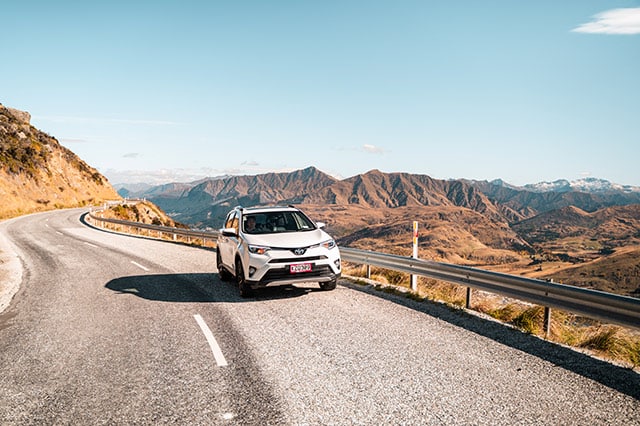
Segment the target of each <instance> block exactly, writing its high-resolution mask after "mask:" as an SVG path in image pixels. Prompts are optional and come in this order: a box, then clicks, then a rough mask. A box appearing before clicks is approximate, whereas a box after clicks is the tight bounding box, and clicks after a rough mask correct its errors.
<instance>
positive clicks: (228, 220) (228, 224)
mask: <svg viewBox="0 0 640 426" xmlns="http://www.w3.org/2000/svg"><path fill="white" fill-rule="evenodd" d="M235 214H236V212H235V211H232V212H229V214H228V215H227V218H226V219H225V221H224V227H225V228H231V223H232V222H233V216H235Z"/></svg>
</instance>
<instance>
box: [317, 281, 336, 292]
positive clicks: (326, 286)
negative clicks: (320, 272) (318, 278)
mask: <svg viewBox="0 0 640 426" xmlns="http://www.w3.org/2000/svg"><path fill="white" fill-rule="evenodd" d="M318 284H320V288H321V289H322V290H324V291H330V290H335V289H336V285H338V280H331V281H327V282H324V283H318Z"/></svg>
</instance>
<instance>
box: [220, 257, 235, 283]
mask: <svg viewBox="0 0 640 426" xmlns="http://www.w3.org/2000/svg"><path fill="white" fill-rule="evenodd" d="M216 267H217V268H218V276H219V277H220V280H222V281H230V280H231V278H233V275H231V274H230V273H229V271H227V270H226V269H225V267H224V266H223V265H222V259H221V258H220V253H219V252H216Z"/></svg>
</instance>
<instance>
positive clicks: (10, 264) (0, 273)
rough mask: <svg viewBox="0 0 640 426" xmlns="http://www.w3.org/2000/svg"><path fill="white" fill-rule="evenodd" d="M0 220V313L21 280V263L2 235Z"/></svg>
mask: <svg viewBox="0 0 640 426" xmlns="http://www.w3.org/2000/svg"><path fill="white" fill-rule="evenodd" d="M6 223H8V221H3V222H0V313H2V312H3V311H4V310H5V309H7V308H8V307H9V303H11V299H12V298H13V296H14V295H15V294H16V293H17V292H18V289H19V288H20V283H21V282H22V265H21V263H20V258H18V255H17V254H16V249H15V247H14V246H13V244H12V243H11V242H10V241H9V240H8V239H7V238H6V237H5V236H4V234H3V229H4V225H5V224H6Z"/></svg>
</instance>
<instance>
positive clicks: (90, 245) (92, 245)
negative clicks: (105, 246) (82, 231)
mask: <svg viewBox="0 0 640 426" xmlns="http://www.w3.org/2000/svg"><path fill="white" fill-rule="evenodd" d="M84 243H85V244H86V245H88V246H89V247H95V248H98V246H97V245H95V244H91V243H88V242H86V241H85V242H84Z"/></svg>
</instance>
